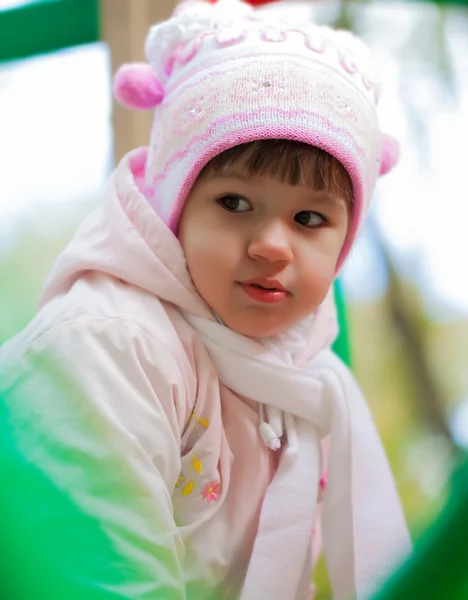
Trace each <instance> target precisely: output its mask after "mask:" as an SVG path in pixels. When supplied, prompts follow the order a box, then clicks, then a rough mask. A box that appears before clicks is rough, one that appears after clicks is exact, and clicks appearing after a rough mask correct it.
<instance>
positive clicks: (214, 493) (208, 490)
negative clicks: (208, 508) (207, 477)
mask: <svg viewBox="0 0 468 600" xmlns="http://www.w3.org/2000/svg"><path fill="white" fill-rule="evenodd" d="M219 488H220V484H219V482H216V481H212V482H211V483H207V484H206V485H205V487H204V488H203V491H202V493H201V495H202V498H203V500H206V501H207V502H208V504H209V503H210V502H211V501H212V500H217V499H218V494H219V493H220V489H219Z"/></svg>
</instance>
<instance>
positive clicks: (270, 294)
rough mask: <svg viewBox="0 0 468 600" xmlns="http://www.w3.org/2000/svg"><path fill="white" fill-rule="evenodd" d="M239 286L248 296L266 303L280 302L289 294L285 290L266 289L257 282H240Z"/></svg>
mask: <svg viewBox="0 0 468 600" xmlns="http://www.w3.org/2000/svg"><path fill="white" fill-rule="evenodd" d="M240 286H241V288H242V289H243V290H244V292H245V293H246V294H247V296H249V298H252V300H256V301H257V302H264V303H266V304H276V303H278V302H281V301H282V300H284V299H285V298H286V297H287V296H288V294H289V292H287V291H286V290H276V289H273V290H271V289H266V288H262V287H260V286H259V285H258V284H252V283H241V284H240Z"/></svg>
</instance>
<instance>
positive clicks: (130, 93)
mask: <svg viewBox="0 0 468 600" xmlns="http://www.w3.org/2000/svg"><path fill="white" fill-rule="evenodd" d="M113 87H114V96H115V98H116V99H117V100H118V101H119V102H120V103H121V104H123V105H124V106H126V107H128V108H135V109H137V110H149V109H151V108H154V107H155V106H157V105H158V104H160V102H162V100H163V98H164V88H163V85H162V83H161V80H160V79H159V77H158V76H157V75H156V73H155V72H154V70H153V69H152V68H151V67H150V66H149V65H147V64H145V63H133V64H126V65H122V66H121V67H120V68H119V70H118V71H117V73H116V74H115V77H114V85H113Z"/></svg>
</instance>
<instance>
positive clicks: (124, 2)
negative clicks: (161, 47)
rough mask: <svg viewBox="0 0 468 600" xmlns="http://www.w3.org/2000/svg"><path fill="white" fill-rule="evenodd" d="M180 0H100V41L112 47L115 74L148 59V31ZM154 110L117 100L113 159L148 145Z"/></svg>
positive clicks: (114, 111)
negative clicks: (124, 65) (129, 106)
mask: <svg viewBox="0 0 468 600" xmlns="http://www.w3.org/2000/svg"><path fill="white" fill-rule="evenodd" d="M177 1H178V0H100V13H101V17H100V20H101V39H102V40H103V41H105V42H107V43H108V44H109V48H110V53H111V67H112V73H115V71H116V70H117V68H118V67H119V66H120V65H121V64H122V63H126V62H136V61H142V60H145V55H144V45H145V40H146V36H147V33H148V29H149V28H150V26H151V25H153V24H154V23H157V22H159V21H163V20H164V19H167V18H168V17H169V16H170V14H171V13H172V11H173V9H174V7H175V5H176V4H177ZM152 116H153V115H152V111H147V112H146V111H145V112H138V111H135V110H130V109H127V108H124V107H122V106H120V105H119V104H118V103H116V102H115V101H114V105H113V119H112V121H113V128H114V158H115V162H116V163H117V162H118V161H119V160H120V159H121V158H122V156H124V154H126V153H127V152H128V151H129V150H132V149H133V148H136V147H137V146H142V145H146V144H148V143H149V138H150V132H151V121H152Z"/></svg>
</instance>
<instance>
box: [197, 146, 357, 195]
mask: <svg viewBox="0 0 468 600" xmlns="http://www.w3.org/2000/svg"><path fill="white" fill-rule="evenodd" d="M238 161H242V164H243V166H244V168H246V169H247V171H248V173H249V174H250V175H269V176H271V177H274V178H275V179H277V180H278V181H281V182H282V183H289V184H290V185H298V184H303V185H309V186H311V187H312V188H314V189H316V190H326V191H327V192H330V193H331V194H336V195H339V196H343V197H344V198H345V199H347V200H348V201H349V202H350V203H352V199H353V186H352V183H351V178H350V176H349V174H348V172H347V171H346V169H345V168H344V167H343V165H342V164H341V163H340V162H339V161H338V160H337V159H336V158H335V157H334V156H331V154H328V152H325V150H320V149H319V148H316V147H315V146H310V145H309V144H306V143H304V142H296V141H293V140H277V139H267V140H258V141H254V142H248V143H245V144H240V145H239V146H234V147H233V148H230V149H229V150H225V151H224V152H221V154H218V155H217V156H215V157H214V158H212V159H211V160H210V161H209V162H208V163H207V164H206V165H205V167H204V168H203V170H202V172H201V173H200V175H201V176H203V175H204V174H206V173H208V172H213V171H214V172H219V171H223V170H225V169H227V168H229V167H230V166H232V165H233V164H234V163H236V162H238Z"/></svg>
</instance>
